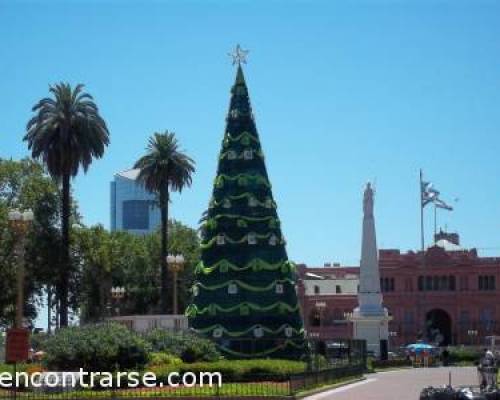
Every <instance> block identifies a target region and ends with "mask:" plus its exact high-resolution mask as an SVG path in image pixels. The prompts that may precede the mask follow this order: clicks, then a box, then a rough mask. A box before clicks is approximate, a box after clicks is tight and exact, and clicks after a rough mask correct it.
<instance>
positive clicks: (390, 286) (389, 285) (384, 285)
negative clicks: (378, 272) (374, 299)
mask: <svg viewBox="0 0 500 400" xmlns="http://www.w3.org/2000/svg"><path fill="white" fill-rule="evenodd" d="M394 289H395V285H394V278H380V290H382V292H394Z"/></svg>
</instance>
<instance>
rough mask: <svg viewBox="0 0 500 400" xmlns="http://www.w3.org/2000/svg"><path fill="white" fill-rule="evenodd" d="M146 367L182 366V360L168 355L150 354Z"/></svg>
mask: <svg viewBox="0 0 500 400" xmlns="http://www.w3.org/2000/svg"><path fill="white" fill-rule="evenodd" d="M149 358H150V360H149V363H148V367H161V366H164V365H179V364H182V360H181V359H180V358H179V357H176V356H174V355H172V354H168V353H151V354H150V355H149Z"/></svg>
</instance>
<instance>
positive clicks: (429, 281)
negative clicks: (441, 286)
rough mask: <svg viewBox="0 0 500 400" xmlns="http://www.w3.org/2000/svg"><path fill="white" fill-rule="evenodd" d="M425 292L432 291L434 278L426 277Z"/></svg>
mask: <svg viewBox="0 0 500 400" xmlns="http://www.w3.org/2000/svg"><path fill="white" fill-rule="evenodd" d="M425 290H429V291H430V290H432V276H426V277H425Z"/></svg>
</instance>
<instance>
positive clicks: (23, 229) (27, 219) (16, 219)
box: [8, 209, 34, 328]
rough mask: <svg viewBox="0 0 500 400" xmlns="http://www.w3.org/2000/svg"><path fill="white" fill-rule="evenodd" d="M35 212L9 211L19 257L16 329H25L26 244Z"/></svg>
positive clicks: (10, 225) (10, 224)
mask: <svg viewBox="0 0 500 400" xmlns="http://www.w3.org/2000/svg"><path fill="white" fill-rule="evenodd" d="M33 217H34V216H33V211H31V209H28V210H25V211H24V212H21V211H19V210H17V209H15V210H11V211H9V215H8V220H9V228H10V230H11V231H12V232H13V233H14V236H15V240H16V243H15V246H16V255H17V273H16V318H15V320H14V327H15V328H22V327H23V312H24V275H25V272H24V255H25V244H26V243H25V242H26V234H27V232H28V229H29V228H30V226H31V223H32V222H33Z"/></svg>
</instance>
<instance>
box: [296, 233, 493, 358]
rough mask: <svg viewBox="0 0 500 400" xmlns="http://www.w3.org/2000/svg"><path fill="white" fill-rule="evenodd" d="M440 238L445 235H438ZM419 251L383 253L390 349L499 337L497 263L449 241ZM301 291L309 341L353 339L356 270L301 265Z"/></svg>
mask: <svg viewBox="0 0 500 400" xmlns="http://www.w3.org/2000/svg"><path fill="white" fill-rule="evenodd" d="M441 235H442V236H443V235H445V234H441ZM442 236H441V239H439V238H438V239H439V240H438V241H437V242H436V245H434V246H432V247H429V248H428V249H427V250H426V251H425V254H423V253H422V252H412V251H410V252H407V253H401V252H400V251H399V250H380V251H379V267H380V283H381V290H382V293H383V299H384V300H383V302H384V306H385V307H387V309H388V311H389V314H390V315H391V316H392V320H391V321H390V322H389V345H390V347H392V348H395V347H399V346H402V345H405V344H409V343H413V342H415V340H417V339H424V340H428V341H430V342H434V343H436V344H440V345H454V344H466V345H467V344H473V345H479V344H483V343H484V342H485V338H486V337H488V336H496V335H498V334H500V324H499V322H498V321H500V287H499V286H500V284H499V282H500V257H480V256H479V255H478V252H477V250H476V249H470V250H466V249H462V248H460V247H459V246H458V244H459V242H458V235H456V234H453V235H451V236H450V235H446V238H444V239H443V238H442ZM298 277H299V284H298V293H299V299H300V302H301V306H302V313H303V316H304V321H305V327H306V332H307V335H308V336H309V337H312V338H317V339H324V340H330V339H333V338H349V337H351V336H352V325H351V324H350V323H349V314H350V313H351V312H352V310H353V309H354V308H355V307H356V306H357V291H358V289H359V267H344V266H339V265H336V264H333V265H331V264H325V266H324V267H321V268H316V267H307V266H305V265H298Z"/></svg>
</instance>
